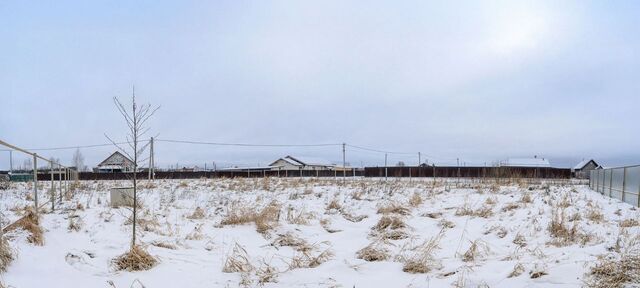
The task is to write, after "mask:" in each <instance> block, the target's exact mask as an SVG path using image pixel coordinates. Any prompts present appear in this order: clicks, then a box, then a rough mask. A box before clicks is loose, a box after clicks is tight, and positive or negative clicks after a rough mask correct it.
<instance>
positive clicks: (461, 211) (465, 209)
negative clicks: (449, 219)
mask: <svg viewBox="0 0 640 288" xmlns="http://www.w3.org/2000/svg"><path fill="white" fill-rule="evenodd" d="M454 215H456V216H473V210H472V209H471V207H469V203H466V202H465V203H464V204H463V205H462V206H461V207H459V208H458V209H456V213H455V214H454Z"/></svg>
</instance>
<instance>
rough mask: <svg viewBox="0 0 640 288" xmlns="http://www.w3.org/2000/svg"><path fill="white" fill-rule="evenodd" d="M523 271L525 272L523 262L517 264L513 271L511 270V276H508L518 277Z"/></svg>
mask: <svg viewBox="0 0 640 288" xmlns="http://www.w3.org/2000/svg"><path fill="white" fill-rule="evenodd" d="M522 273H524V266H522V264H520V263H518V264H516V265H515V266H513V271H511V273H509V276H507V278H513V277H518V276H520V275H522Z"/></svg>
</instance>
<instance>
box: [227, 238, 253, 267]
mask: <svg viewBox="0 0 640 288" xmlns="http://www.w3.org/2000/svg"><path fill="white" fill-rule="evenodd" d="M253 269H254V267H253V265H251V262H250V261H249V255H248V254H247V250H245V249H244V247H242V246H240V244H238V243H236V245H235V246H234V247H233V251H232V252H231V255H229V256H228V257H227V260H226V261H225V262H224V267H222V272H224V273H236V272H243V273H246V272H251V271H253Z"/></svg>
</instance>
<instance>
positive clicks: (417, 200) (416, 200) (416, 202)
mask: <svg viewBox="0 0 640 288" xmlns="http://www.w3.org/2000/svg"><path fill="white" fill-rule="evenodd" d="M422 202H423V200H422V197H420V194H419V193H418V192H415V193H413V195H412V196H411V198H410V199H409V205H411V206H413V207H418V206H420V204H422Z"/></svg>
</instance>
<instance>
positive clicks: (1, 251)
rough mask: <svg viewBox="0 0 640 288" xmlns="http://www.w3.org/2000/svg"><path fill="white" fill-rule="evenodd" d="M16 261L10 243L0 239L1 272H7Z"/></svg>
mask: <svg viewBox="0 0 640 288" xmlns="http://www.w3.org/2000/svg"><path fill="white" fill-rule="evenodd" d="M14 259H15V257H14V255H13V251H12V250H11V246H9V241H7V239H4V238H2V239H0V272H6V271H7V268H8V267H9V264H11V261H13V260H14Z"/></svg>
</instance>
